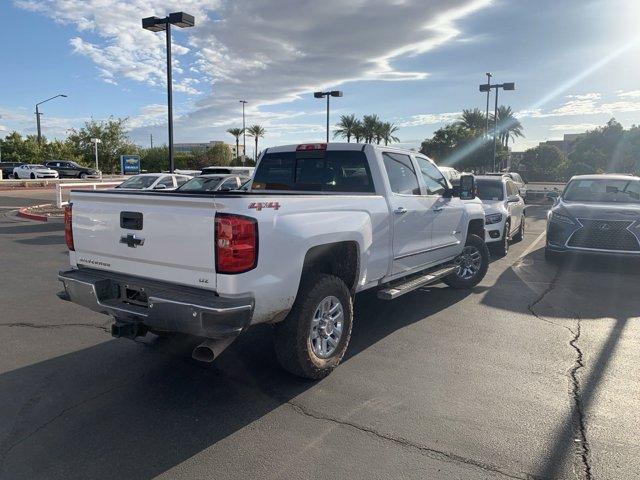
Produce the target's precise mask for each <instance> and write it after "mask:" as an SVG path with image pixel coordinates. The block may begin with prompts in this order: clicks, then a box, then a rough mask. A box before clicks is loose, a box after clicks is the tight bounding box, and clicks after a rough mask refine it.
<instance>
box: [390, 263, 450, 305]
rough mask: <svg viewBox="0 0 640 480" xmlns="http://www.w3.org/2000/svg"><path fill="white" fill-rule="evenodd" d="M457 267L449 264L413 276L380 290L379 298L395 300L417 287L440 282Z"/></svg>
mask: <svg viewBox="0 0 640 480" xmlns="http://www.w3.org/2000/svg"><path fill="white" fill-rule="evenodd" d="M456 268H457V267H455V266H449V267H445V268H442V269H440V270H435V271H433V272H429V273H427V274H424V275H420V276H418V277H413V278H411V279H410V280H407V281H405V282H404V283H396V284H394V285H392V286H390V287H389V288H385V289H384V290H378V298H379V299H381V300H393V299H394V298H398V297H399V296H401V295H404V294H405V293H409V292H412V291H414V290H415V289H417V288H420V287H424V286H426V285H431V284H432V283H436V282H438V281H439V280H440V279H442V278H443V277H446V276H447V275H449V274H451V273H453V272H454V271H455V269H456Z"/></svg>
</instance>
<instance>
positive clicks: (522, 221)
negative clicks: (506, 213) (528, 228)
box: [513, 215, 525, 242]
mask: <svg viewBox="0 0 640 480" xmlns="http://www.w3.org/2000/svg"><path fill="white" fill-rule="evenodd" d="M524 225H525V216H524V215H522V218H521V219H520V227H519V228H518V232H517V233H516V234H515V235H514V236H513V241H514V242H520V241H522V239H523V238H524V229H525V226H524Z"/></svg>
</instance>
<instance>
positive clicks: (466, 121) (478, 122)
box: [456, 108, 487, 133]
mask: <svg viewBox="0 0 640 480" xmlns="http://www.w3.org/2000/svg"><path fill="white" fill-rule="evenodd" d="M456 124H457V125H460V126H462V127H465V128H466V129H468V130H471V131H472V132H474V133H481V132H484V130H485V127H486V126H487V118H486V116H485V114H484V113H483V112H482V110H480V109H479V108H474V109H473V110H472V109H469V108H465V109H464V110H462V115H460V119H459V120H458V121H457V122H456Z"/></svg>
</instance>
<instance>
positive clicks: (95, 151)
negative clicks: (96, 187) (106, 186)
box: [91, 138, 102, 172]
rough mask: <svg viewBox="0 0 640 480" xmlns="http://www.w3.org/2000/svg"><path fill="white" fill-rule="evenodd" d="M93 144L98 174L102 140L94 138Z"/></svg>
mask: <svg viewBox="0 0 640 480" xmlns="http://www.w3.org/2000/svg"><path fill="white" fill-rule="evenodd" d="M91 143H93V152H94V154H95V156H96V172H99V171H100V169H99V168H98V144H99V143H102V140H100V139H99V138H92V139H91Z"/></svg>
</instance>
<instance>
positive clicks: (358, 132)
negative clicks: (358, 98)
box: [352, 120, 364, 143]
mask: <svg viewBox="0 0 640 480" xmlns="http://www.w3.org/2000/svg"><path fill="white" fill-rule="evenodd" d="M352 134H353V139H354V140H355V141H356V143H360V140H363V139H364V127H363V126H362V122H361V121H360V120H356V124H355V125H354V126H353V131H352Z"/></svg>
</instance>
